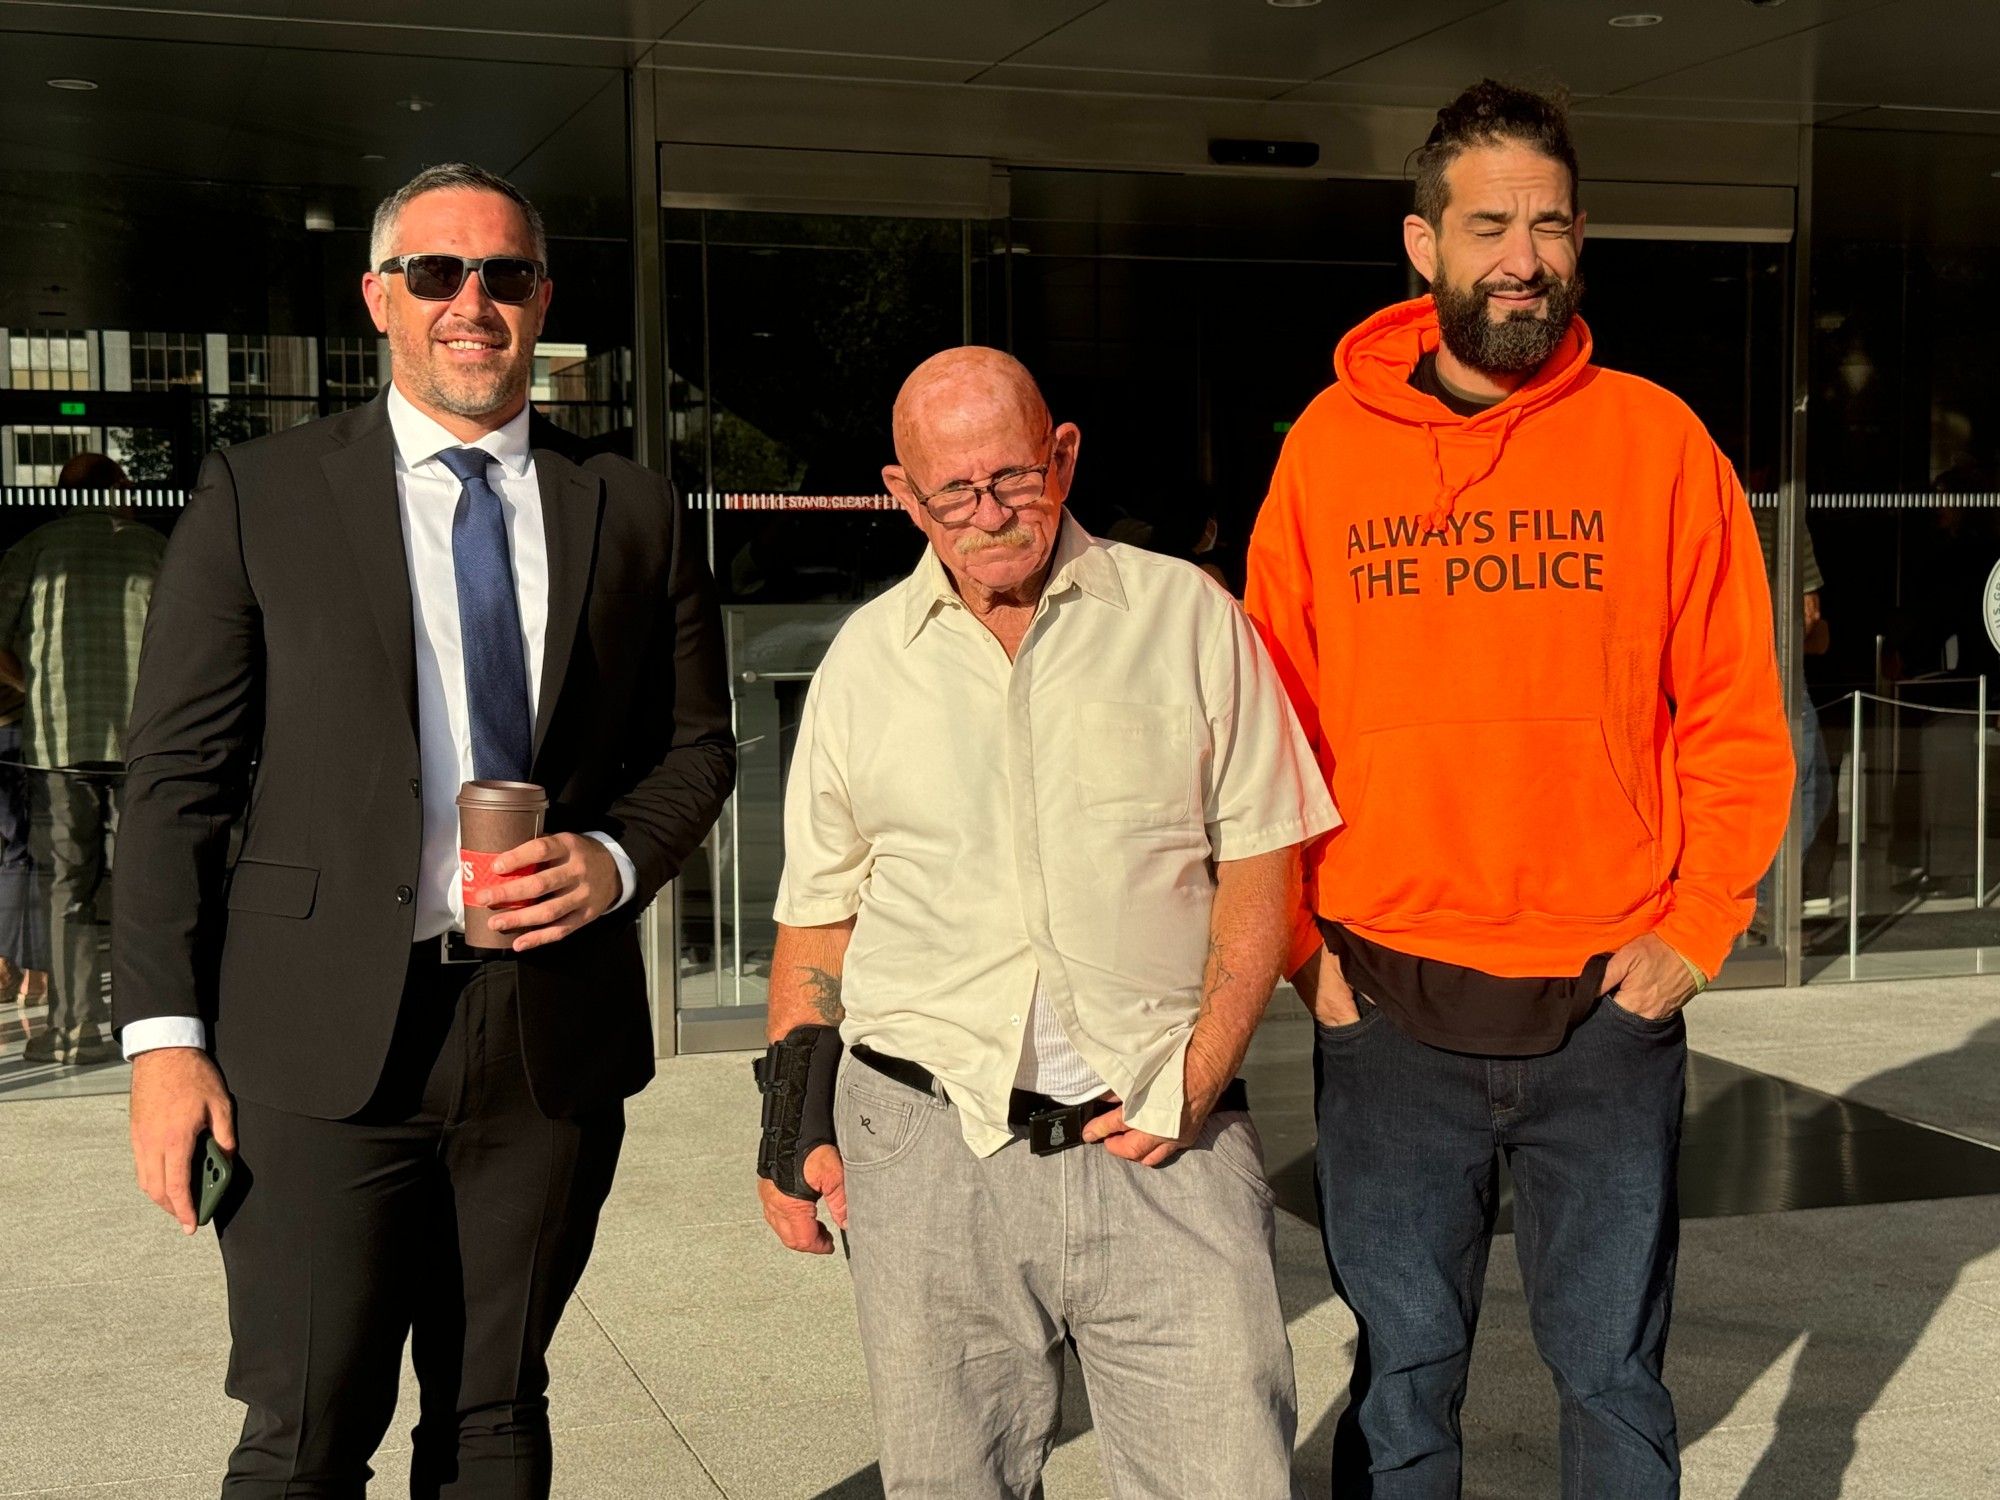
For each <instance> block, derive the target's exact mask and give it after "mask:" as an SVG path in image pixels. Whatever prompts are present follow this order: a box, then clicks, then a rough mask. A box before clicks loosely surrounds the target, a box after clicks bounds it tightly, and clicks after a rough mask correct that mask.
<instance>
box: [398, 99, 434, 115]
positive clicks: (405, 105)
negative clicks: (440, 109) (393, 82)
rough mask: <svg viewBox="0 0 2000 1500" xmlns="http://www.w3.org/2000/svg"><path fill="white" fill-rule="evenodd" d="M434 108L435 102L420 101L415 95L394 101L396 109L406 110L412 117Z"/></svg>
mask: <svg viewBox="0 0 2000 1500" xmlns="http://www.w3.org/2000/svg"><path fill="white" fill-rule="evenodd" d="M436 107H437V100H435V99H420V98H418V97H417V96H416V95H415V94H412V95H410V97H409V98H407V99H398V100H397V101H396V108H398V109H407V110H408V111H409V112H410V113H411V114H413V115H420V114H422V113H423V112H424V111H425V110H427V109H434V108H436Z"/></svg>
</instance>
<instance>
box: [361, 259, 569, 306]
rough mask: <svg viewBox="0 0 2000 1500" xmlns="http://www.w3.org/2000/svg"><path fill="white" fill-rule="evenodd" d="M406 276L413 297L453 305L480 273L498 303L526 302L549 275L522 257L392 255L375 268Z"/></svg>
mask: <svg viewBox="0 0 2000 1500" xmlns="http://www.w3.org/2000/svg"><path fill="white" fill-rule="evenodd" d="M396 271H401V272H402V273H403V285H404V286H406V287H408V288H409V289H410V295H411V296H412V297H418V298H421V299H422V300H423V301H425V302H449V301H451V299H452V298H454V297H456V296H457V295H458V293H459V288H461V287H463V286H464V285H465V278H466V276H467V275H468V274H469V273H471V272H474V271H477V272H478V273H479V284H480V285H481V286H483V287H484V288H485V289H486V295H487V296H489V297H491V298H492V299H493V300H494V301H495V302H526V301H527V300H528V299H529V298H530V297H532V296H534V295H535V288H537V287H538V286H540V285H541V284H542V278H543V277H544V276H546V275H547V274H548V269H547V267H545V266H543V264H542V263H541V262H540V261H538V260H528V259H525V258H524V257H522V256H519V255H489V256H486V257H485V258H483V259H480V260H468V259H467V258H466V257H465V256H463V255H392V256H390V257H389V258H388V259H387V260H385V261H383V262H382V264H381V265H379V266H377V267H376V268H375V274H376V275H378V276H388V275H390V274H392V273H393V272H396Z"/></svg>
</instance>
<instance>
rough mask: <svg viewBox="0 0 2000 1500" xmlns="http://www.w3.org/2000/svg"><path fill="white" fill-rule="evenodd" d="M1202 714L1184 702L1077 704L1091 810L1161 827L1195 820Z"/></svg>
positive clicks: (1083, 783) (1082, 782)
mask: <svg viewBox="0 0 2000 1500" xmlns="http://www.w3.org/2000/svg"><path fill="white" fill-rule="evenodd" d="M1196 770H1197V765H1196V756H1195V738H1194V710H1193V709H1192V708H1189V707H1188V706H1187V705H1186V704H1179V703H1083V704H1079V705H1078V707H1077V735H1076V775H1077V785H1078V788H1079V789H1080V792H1081V795H1082V799H1083V810H1084V812H1085V813H1086V814H1087V815H1088V816H1090V817H1092V818H1096V819H1098V820H1100V821H1102V822H1106V823H1127V824H1132V825H1135V826H1139V827H1148V828H1159V827H1164V826H1167V825H1169V824H1174V823H1185V822H1187V821H1188V820H1189V819H1190V818H1192V817H1193V815H1194V810H1195V777H1196Z"/></svg>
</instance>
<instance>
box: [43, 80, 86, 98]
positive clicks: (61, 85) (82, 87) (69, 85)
mask: <svg viewBox="0 0 2000 1500" xmlns="http://www.w3.org/2000/svg"><path fill="white" fill-rule="evenodd" d="M46 82H47V83H48V86H49V87H50V88H52V89H62V90H63V91H64V92H65V93H71V94H87V93H89V92H90V91H91V90H92V89H94V88H96V87H97V80H96V79H94V78H50V79H48V80H46Z"/></svg>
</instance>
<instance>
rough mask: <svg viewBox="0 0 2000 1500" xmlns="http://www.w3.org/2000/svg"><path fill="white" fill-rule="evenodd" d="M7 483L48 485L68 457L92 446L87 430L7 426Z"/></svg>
mask: <svg viewBox="0 0 2000 1500" xmlns="http://www.w3.org/2000/svg"><path fill="white" fill-rule="evenodd" d="M7 432H8V435H9V442H8V450H9V451H8V455H7V456H8V458H9V460H10V462H9V463H8V465H7V476H6V479H7V482H8V483H9V484H29V485H52V484H54V483H55V482H56V478H57V476H58V475H60V474H61V473H62V467H63V465H64V464H66V463H68V462H69V461H70V459H71V458H73V457H75V456H76V455H77V454H79V453H82V452H84V451H86V450H87V449H89V448H90V447H92V445H93V440H94V438H95V436H96V434H95V433H94V432H93V430H92V429H90V428H88V427H10V428H8V429H7Z"/></svg>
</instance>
